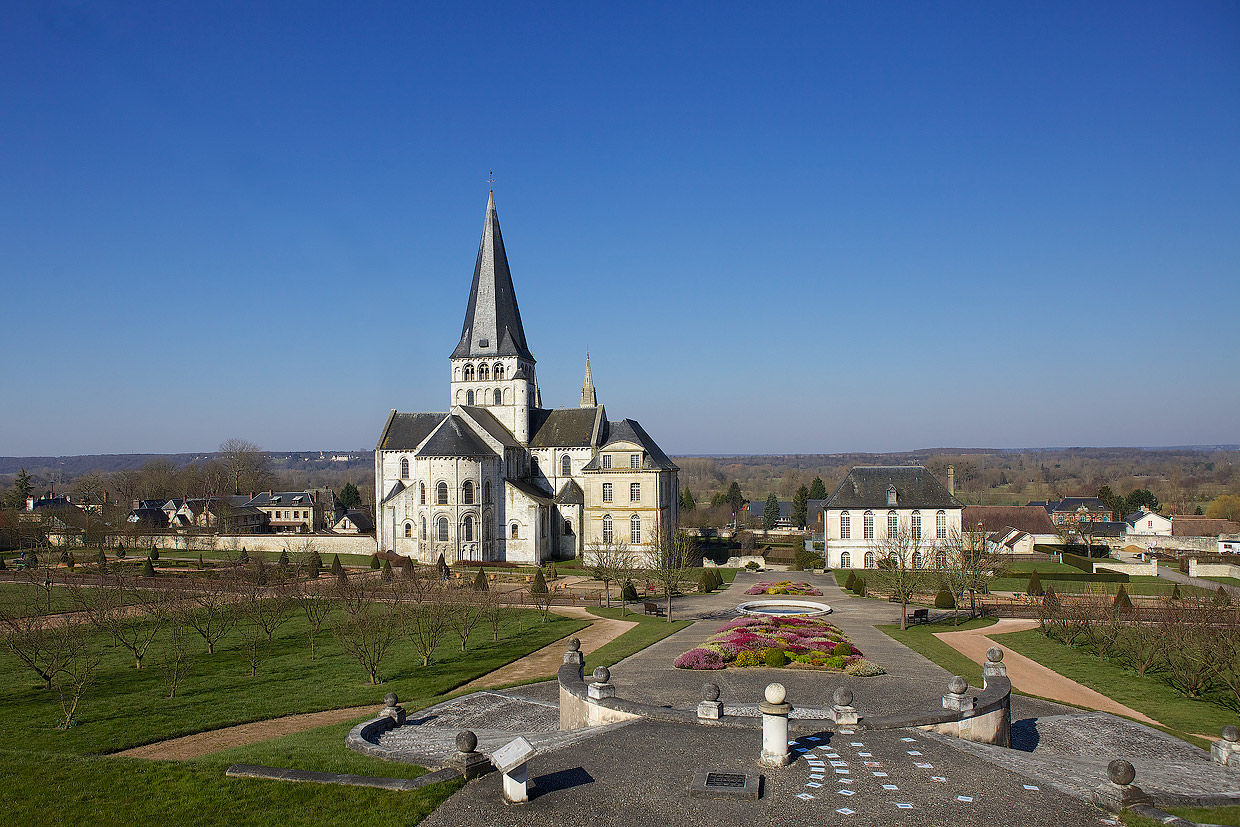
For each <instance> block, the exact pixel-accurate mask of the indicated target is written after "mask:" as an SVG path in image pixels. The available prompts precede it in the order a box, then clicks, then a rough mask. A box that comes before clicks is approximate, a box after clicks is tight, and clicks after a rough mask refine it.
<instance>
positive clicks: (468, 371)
mask: <svg viewBox="0 0 1240 827" xmlns="http://www.w3.org/2000/svg"><path fill="white" fill-rule="evenodd" d="M465 381H466V382H472V381H474V366H473V365H466V366H465Z"/></svg>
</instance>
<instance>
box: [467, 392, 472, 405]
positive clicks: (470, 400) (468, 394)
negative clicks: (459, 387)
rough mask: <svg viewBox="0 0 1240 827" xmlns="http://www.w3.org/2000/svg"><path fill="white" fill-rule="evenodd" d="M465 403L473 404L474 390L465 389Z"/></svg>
mask: <svg viewBox="0 0 1240 827" xmlns="http://www.w3.org/2000/svg"><path fill="white" fill-rule="evenodd" d="M465 404H466V405H472V404H474V392H473V391H465Z"/></svg>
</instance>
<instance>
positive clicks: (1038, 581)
mask: <svg viewBox="0 0 1240 827" xmlns="http://www.w3.org/2000/svg"><path fill="white" fill-rule="evenodd" d="M1025 594H1027V595H1029V596H1030V597H1041V596H1042V595H1044V594H1046V591H1045V589H1043V588H1042V578H1041V577H1039V576H1038V571H1037V569H1034V571H1033V574H1032V575H1031V576H1030V578H1029V585H1027V586H1026V587H1025Z"/></svg>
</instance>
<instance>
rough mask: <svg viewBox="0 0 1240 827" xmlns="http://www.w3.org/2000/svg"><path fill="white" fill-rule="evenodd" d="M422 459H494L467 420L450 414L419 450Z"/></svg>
mask: <svg viewBox="0 0 1240 827" xmlns="http://www.w3.org/2000/svg"><path fill="white" fill-rule="evenodd" d="M418 456H420V457H493V456H495V452H494V451H492V450H491V449H490V448H489V447H488V446H487V444H486V443H485V442H483V441H482V440H481V439H479V438H478V436H477V434H475V433H474V432H473V430H471V429H470V427H469V425H467V424H466V423H465V420H463V419H461V418H460V417H459V416H456V415H455V414H448V416H447V417H445V418H444V420H443V422H442V423H441V424H440V426H439V427H438V428H436V429H435V433H433V434H431V438H430V439H428V440H426V444H425V445H423V446H422V447H421V448H419V449H418Z"/></svg>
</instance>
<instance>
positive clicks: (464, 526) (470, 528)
mask: <svg viewBox="0 0 1240 827" xmlns="http://www.w3.org/2000/svg"><path fill="white" fill-rule="evenodd" d="M461 539H462V540H464V541H465V542H467V543H472V542H473V541H474V518H473V517H471V516H470V515H468V514H466V515H465V519H464V520H461Z"/></svg>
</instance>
